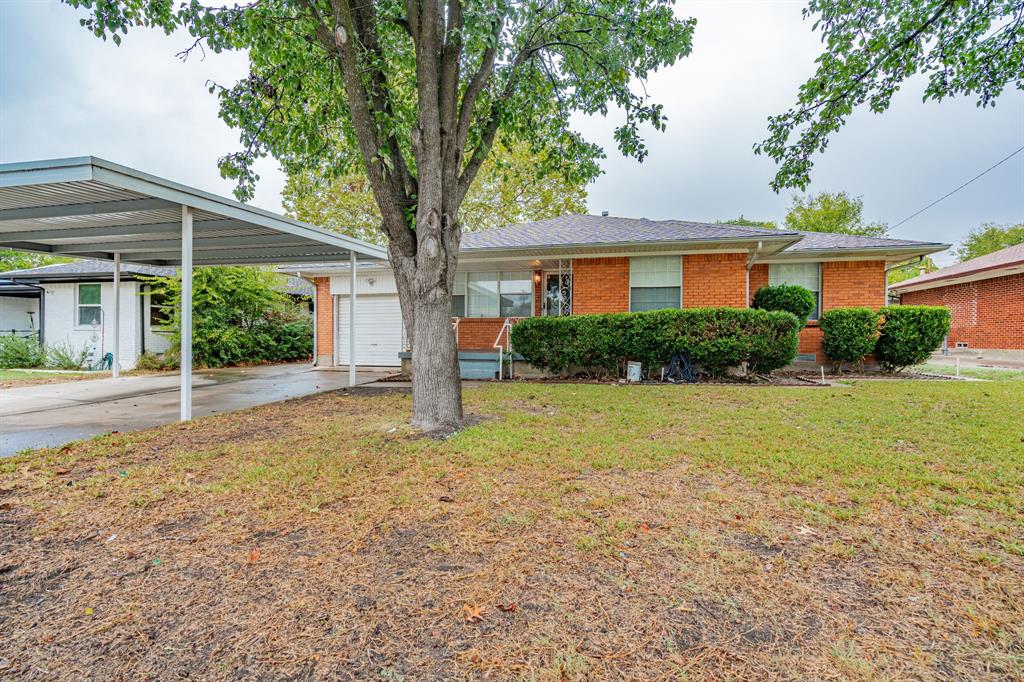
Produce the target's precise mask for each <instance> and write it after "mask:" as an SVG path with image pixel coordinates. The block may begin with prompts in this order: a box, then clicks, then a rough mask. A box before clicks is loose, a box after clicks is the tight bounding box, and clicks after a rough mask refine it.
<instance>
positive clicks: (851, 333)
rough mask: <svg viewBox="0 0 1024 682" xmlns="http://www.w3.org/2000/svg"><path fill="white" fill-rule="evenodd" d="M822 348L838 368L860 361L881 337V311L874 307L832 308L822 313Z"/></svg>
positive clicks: (835, 367)
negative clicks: (879, 326)
mask: <svg viewBox="0 0 1024 682" xmlns="http://www.w3.org/2000/svg"><path fill="white" fill-rule="evenodd" d="M821 333H822V341H821V345H822V350H824V352H825V357H827V358H828V359H829V360H831V361H832V365H833V368H834V369H835V371H841V370H842V369H843V364H844V363H847V362H850V363H860V362H862V361H863V360H864V356H866V355H868V354H869V353H871V351H872V350H874V348H875V343H876V342H877V341H878V313H877V312H875V311H874V310H872V309H871V308H833V309H832V310H830V311H828V312H827V313H825V314H824V315H822V316H821Z"/></svg>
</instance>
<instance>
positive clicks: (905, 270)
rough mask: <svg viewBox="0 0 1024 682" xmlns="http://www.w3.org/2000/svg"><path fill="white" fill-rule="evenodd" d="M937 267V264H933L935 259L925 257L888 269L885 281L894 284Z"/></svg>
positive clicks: (934, 269) (932, 270)
mask: <svg viewBox="0 0 1024 682" xmlns="http://www.w3.org/2000/svg"><path fill="white" fill-rule="evenodd" d="M938 269H939V266H938V265H936V264H935V261H933V260H932V259H931V258H925V259H923V260H921V261H915V262H913V263H907V264H906V265H903V266H900V267H898V268H895V269H893V270H890V271H889V276H888V279H887V281H888V282H889V284H896V283H897V282H903V281H906V280H908V279H913V278H914V277H917V276H918V275H923V274H924V273H926V272H935V271H936V270H938Z"/></svg>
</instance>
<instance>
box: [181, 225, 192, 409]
mask: <svg viewBox="0 0 1024 682" xmlns="http://www.w3.org/2000/svg"><path fill="white" fill-rule="evenodd" d="M191 418H192V209H190V208H189V207H188V206H185V205H182V207H181V420H182V421H188V420H189V419H191Z"/></svg>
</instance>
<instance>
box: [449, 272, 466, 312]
mask: <svg viewBox="0 0 1024 682" xmlns="http://www.w3.org/2000/svg"><path fill="white" fill-rule="evenodd" d="M465 316H466V276H465V275H459V274H457V275H455V288H454V289H453V290H452V317H465Z"/></svg>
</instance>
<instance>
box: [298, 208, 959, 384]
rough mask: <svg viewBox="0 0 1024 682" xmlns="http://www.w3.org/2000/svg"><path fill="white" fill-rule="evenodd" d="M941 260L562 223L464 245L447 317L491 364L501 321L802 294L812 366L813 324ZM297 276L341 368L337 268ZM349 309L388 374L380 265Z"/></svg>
mask: <svg viewBox="0 0 1024 682" xmlns="http://www.w3.org/2000/svg"><path fill="white" fill-rule="evenodd" d="M946 248H948V245H947V244H938V243H931V242H915V241H908V240H904V239H878V238H873V237H859V236H851V235H841V234H827V233H818V232H806V233H803V232H793V231H785V230H771V229H760V228H750V227H741V226H735V225H722V224H709V223H694V222H686V221H679V220H647V219H645V218H641V219H633V218H616V217H608V216H592V215H568V216H563V217H560V218H554V219H551V220H544V221H539V222H533V223H525V224H522V225H511V226H507V227H501V228H497V229H494V230H487V231H483V232H474V233H467V234H465V235H463V238H462V248H461V252H460V255H459V271H458V273H457V275H456V283H455V292H454V293H455V295H454V301H453V306H452V307H453V310H452V314H453V318H454V319H455V322H456V324H457V333H458V341H459V349H460V351H461V352H462V354H463V356H464V357H465V358H473V357H474V356H475V355H480V354H482V353H486V354H487V355H486V357H487V358H491V357H493V356H494V344H495V342H496V341H497V340H499V335H501V334H502V328H503V325H505V321H506V319H509V318H521V317H528V316H532V315H559V314H587V313H611V312H626V311H630V310H634V311H635V310H655V309H659V308H679V307H682V308H693V307H711V306H726V307H734V308H743V307H747V306H748V305H749V304H750V301H751V300H752V298H753V295H754V293H755V292H756V291H757V289H758V288H760V287H762V286H765V285H767V284H781V283H792V284H800V285H803V286H806V287H807V288H808V289H810V290H811V291H813V292H814V294H815V297H816V299H817V305H816V308H815V311H814V313H813V314H812V315H811V320H810V321H809V323H808V326H807V328H806V329H804V330H803V331H802V332H801V335H800V354H801V355H800V357H801V359H804V360H817V361H820V360H823V357H822V355H821V334H820V332H819V330H818V326H817V319H818V317H819V316H820V314H821V313H822V312H824V311H827V310H829V309H831V308H836V307H840V306H852V305H860V306H869V307H872V308H880V307H881V306H883V305H885V299H886V286H885V273H886V269H887V268H889V267H892V266H894V265H896V264H898V263H902V262H905V261H907V260H908V259H911V258H916V257H919V256H925V255H928V254H932V253H936V252H938V251H942V250H944V249H946ZM299 270H300V272H301V274H302V275H303V276H305V277H308V278H311V279H313V280H314V281H316V282H317V284H318V286H317V291H318V292H320V295H319V297H318V301H317V305H318V315H317V320H318V331H319V334H318V348H317V354H318V358H319V359H320V360H321V361H322V362H323V363H325V364H332V363H333V364H347V363H348V341H347V319H348V310H349V303H348V290H349V287H350V281H351V280H350V274H349V273H348V272H347V267H346V266H315V265H314V266H303V267H302V268H300V269H299ZM288 272H296V269H295V268H289V269H288ZM360 301H362V303H360ZM356 306H357V309H356V321H357V330H356V347H357V350H356V361H357V363H358V364H396V360H395V358H396V355H397V353H396V350H400V349H401V348H403V347H404V345H405V344H404V340H403V334H402V331H401V315H400V312H399V307H398V299H397V294H396V293H395V290H394V281H393V279H392V278H391V275H390V270H389V269H388V267H387V264H386V263H381V264H379V265H376V266H374V265H367V266H360V270H359V271H358V273H357V285H356ZM342 320H345V321H346V322H345V323H344V324H342V323H341V321H342ZM388 320H390V322H389V321H388ZM328 324H330V329H331V330H332V331H331V332H328V331H327V330H328ZM363 329H366V330H367V332H366V333H365V334H363V333H361V332H362V330H363ZM502 340H503V339H502ZM464 369H465V367H464Z"/></svg>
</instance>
